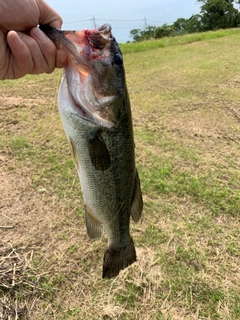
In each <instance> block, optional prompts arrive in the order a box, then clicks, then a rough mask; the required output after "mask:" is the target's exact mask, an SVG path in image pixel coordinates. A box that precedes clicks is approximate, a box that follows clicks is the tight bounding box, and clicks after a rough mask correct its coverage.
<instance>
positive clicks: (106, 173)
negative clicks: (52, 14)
mask: <svg viewBox="0 0 240 320" xmlns="http://www.w3.org/2000/svg"><path fill="white" fill-rule="evenodd" d="M40 28H41V30H43V31H44V32H45V33H46V35H47V36H48V37H49V38H50V39H51V40H52V41H53V42H54V43H55V45H56V47H57V48H59V49H63V50H65V51H66V52H67V55H68V65H67V66H66V67H65V70H64V75H63V79H62V82H61V85H60V89H59V94H58V107H59V112H60V115H61V119H62V123H63V126H64V129H65V132H66V136H67V139H68V141H69V143H70V146H71V149H72V154H73V158H74V162H75V166H76V168H77V171H78V175H79V178H80V183H81V189H82V194H83V198H84V207H85V222H86V228H87V234H88V236H89V237H90V238H91V239H99V238H100V237H101V235H102V232H103V230H105V232H106V234H107V238H108V244H107V248H106V251H105V254H104V260H103V272H102V276H103V278H112V277H115V276H117V275H118V274H119V272H120V270H122V269H124V268H126V267H127V266H129V265H131V264H132V263H134V262H135V261H136V251H135V247H134V243H133V239H132V237H131V235H130V231H129V224H130V216H132V218H133V220H134V221H135V222H138V221H139V220H140V218H141V213H142V209H143V202H142V194H141V188H140V180H139V176H138V173H137V170H136V167H135V155H134V138H133V127H132V116H131V108H130V100H129V95H128V91H127V86H126V80H125V71H124V66H123V57H122V53H121V50H120V48H119V46H118V44H117V42H116V40H115V38H114V37H113V36H112V33H111V26H110V25H108V24H105V25H103V26H102V27H100V28H99V29H94V30H82V31H60V30H58V29H55V28H52V27H49V26H45V25H44V26H40Z"/></svg>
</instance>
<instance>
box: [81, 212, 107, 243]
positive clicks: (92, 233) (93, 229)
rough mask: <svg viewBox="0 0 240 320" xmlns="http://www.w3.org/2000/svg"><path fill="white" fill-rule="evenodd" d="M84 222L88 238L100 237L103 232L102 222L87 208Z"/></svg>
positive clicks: (95, 238)
mask: <svg viewBox="0 0 240 320" xmlns="http://www.w3.org/2000/svg"><path fill="white" fill-rule="evenodd" d="M85 223H86V228H87V235H88V236H89V238H90V239H93V240H97V239H100V238H101V236H102V234H103V227H102V224H101V222H99V221H98V220H97V219H96V218H95V217H94V216H93V215H92V214H91V213H90V212H89V211H88V210H87V209H85Z"/></svg>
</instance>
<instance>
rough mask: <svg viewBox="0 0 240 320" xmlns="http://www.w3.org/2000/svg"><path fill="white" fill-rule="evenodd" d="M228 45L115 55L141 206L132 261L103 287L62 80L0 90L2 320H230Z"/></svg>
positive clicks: (233, 85) (233, 129)
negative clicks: (60, 92)
mask: <svg viewBox="0 0 240 320" xmlns="http://www.w3.org/2000/svg"><path fill="white" fill-rule="evenodd" d="M239 41H240V36H239V35H237V34H236V35H232V36H228V37H224V38H219V39H215V40H208V41H203V42H198V43H195V44H188V45H185V46H182V45H181V46H174V47H171V48H170V47H168V48H162V49H157V50H151V51H149V52H140V53H135V54H128V55H126V56H125V66H126V73H127V81H128V87H129V91H130V96H131V100H132V110H133V121H134V130H135V142H136V157H137V164H138V168H139V174H140V178H141V183H142V189H143V196H144V205H145V206H144V219H143V222H142V223H141V224H136V225H135V224H132V225H131V228H132V231H131V232H132V234H133V238H134V240H135V244H136V248H137V256H138V261H137V262H136V263H135V264H134V265H132V266H131V267H129V268H127V269H126V270H124V271H123V272H121V273H120V275H119V276H118V277H117V278H116V279H113V280H102V279H101V269H102V259H103V252H104V249H105V246H106V238H105V237H103V239H101V240H100V241H97V242H92V241H90V240H89V239H88V238H87V236H86V231H85V226H84V217H83V209H82V207H83V202H82V197H81V192H80V185H79V182H78V177H77V173H76V171H75V168H74V165H73V161H72V159H71V155H70V150H69V146H68V145H67V141H66V138H65V136H64V133H63V129H62V125H61V123H60V119H59V115H58V111H57V107H56V94H57V88H58V83H59V79H60V77H61V73H60V72H59V71H57V72H55V73H53V74H51V75H41V76H37V77H26V78H24V79H20V80H18V81H16V82H13V81H9V82H8V81H5V82H2V83H0V90H1V98H0V99H1V102H2V104H1V107H0V108H1V115H0V132H1V139H0V175H1V184H0V203H1V204H0V227H2V228H0V233H1V241H2V242H1V247H0V279H1V280H0V281H1V282H0V303H1V307H0V318H1V317H2V318H3V319H4V320H5V319H11V320H12V319H14V320H15V319H17V318H18V319H24V320H30V319H31V320H33V319H34V320H35V319H38V320H50V319H51V320H52V319H57V320H65V319H68V320H79V319H94V320H95V319H103V320H107V319H121V320H124V319H128V320H129V319H130V320H133V319H142V320H143V319H144V320H146V319H149V320H150V319H151V320H152V319H160V320H162V319H163V320H170V319H171V320H172V319H176V320H179V319H184V320H186V319H189V320H192V319H214V320H215V319H221V320H238V319H239V318H240V286H239V283H240V279H239V275H240V269H239V266H240V256H239V252H240V247H239V243H240V241H239V240H240V239H239V228H240V218H239V217H240V211H239V210H240V209H239V208H240V185H239V180H240V176H239V166H240V144H239V143H240V127H239V107H238V105H239V75H238V74H240V67H239V66H240V52H239V46H238V43H239ZM229 48H231V50H230V49H229ZM1 267H2V268H1ZM6 283H7V284H6ZM13 284H14V286H13ZM6 286H7V287H6Z"/></svg>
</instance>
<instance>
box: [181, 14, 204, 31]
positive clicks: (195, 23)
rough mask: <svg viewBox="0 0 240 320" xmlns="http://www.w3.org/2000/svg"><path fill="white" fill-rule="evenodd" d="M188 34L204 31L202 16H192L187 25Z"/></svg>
mask: <svg viewBox="0 0 240 320" xmlns="http://www.w3.org/2000/svg"><path fill="white" fill-rule="evenodd" d="M185 29H186V32H188V33H194V32H201V31H202V30H203V23H202V16H201V15H200V14H195V15H192V16H191V18H190V19H188V20H187V22H186V24H185Z"/></svg>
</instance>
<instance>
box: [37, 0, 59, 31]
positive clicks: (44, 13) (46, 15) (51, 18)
mask: <svg viewBox="0 0 240 320" xmlns="http://www.w3.org/2000/svg"><path fill="white" fill-rule="evenodd" d="M38 5H39V9H40V17H39V24H49V25H50V26H52V27H54V28H59V29H60V28H61V26H62V23H63V21H62V18H61V17H60V15H59V14H58V13H57V12H56V11H55V10H53V9H52V8H51V7H50V6H49V5H48V4H47V3H46V2H44V1H38Z"/></svg>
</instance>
